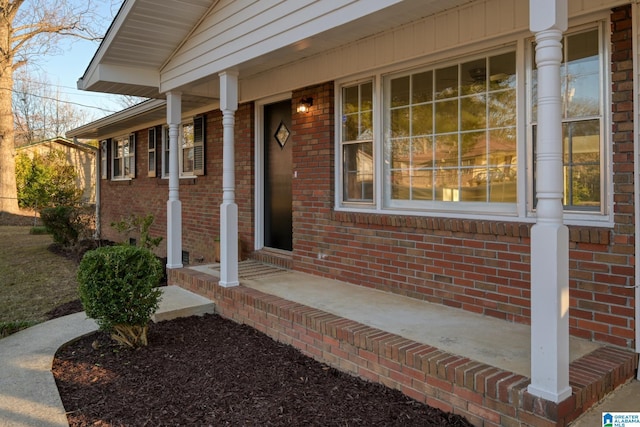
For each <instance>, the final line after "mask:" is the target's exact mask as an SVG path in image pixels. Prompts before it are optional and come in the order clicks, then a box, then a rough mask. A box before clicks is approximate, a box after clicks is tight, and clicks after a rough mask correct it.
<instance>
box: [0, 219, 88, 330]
mask: <svg viewBox="0 0 640 427" xmlns="http://www.w3.org/2000/svg"><path fill="white" fill-rule="evenodd" d="M31 228H32V227H20V226H0V306H1V307H2V310H0V337H1V336H2V334H3V331H12V332H16V330H19V329H21V328H24V327H28V326H31V325H34V324H36V323H40V322H43V321H45V320H47V312H49V311H50V310H52V309H53V308H55V307H57V306H59V305H61V304H64V303H67V302H69V301H73V300H75V299H77V298H78V293H77V288H78V283H77V281H76V271H77V265H76V263H75V262H73V261H72V260H69V259H66V258H64V257H62V256H60V255H56V254H55V253H53V252H50V251H49V250H48V247H49V246H50V245H51V244H52V243H53V239H52V237H51V236H50V235H48V234H31Z"/></svg>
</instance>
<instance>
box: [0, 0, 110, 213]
mask: <svg viewBox="0 0 640 427" xmlns="http://www.w3.org/2000/svg"><path fill="white" fill-rule="evenodd" d="M97 1H100V0H56V1H51V0H0V212H2V211H4V212H9V213H16V212H18V200H17V190H16V174H15V145H14V127H13V126H14V114H13V105H12V102H11V101H12V96H11V93H12V92H11V91H12V90H13V78H14V77H13V76H14V72H15V71H16V70H18V69H19V68H20V67H22V66H24V65H26V64H27V63H28V62H29V61H31V60H33V59H35V58H37V57H39V56H44V55H51V54H55V53H58V52H59V47H58V42H59V41H60V40H61V38H63V37H80V38H83V39H87V40H99V38H100V36H102V34H97V29H98V28H103V27H104V21H100V20H99V18H100V17H99V16H98V15H97V13H96V10H97V8H96V2H97ZM102 1H104V0H102ZM110 3H113V2H110Z"/></svg>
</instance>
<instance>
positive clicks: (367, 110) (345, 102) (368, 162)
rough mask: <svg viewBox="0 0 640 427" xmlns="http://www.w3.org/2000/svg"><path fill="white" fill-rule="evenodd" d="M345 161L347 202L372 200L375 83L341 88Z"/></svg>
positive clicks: (345, 194) (344, 192)
mask: <svg viewBox="0 0 640 427" xmlns="http://www.w3.org/2000/svg"><path fill="white" fill-rule="evenodd" d="M341 112H342V140H341V145H342V150H341V152H342V164H343V190H342V197H343V201H345V202H368V203H371V202H372V201H373V84H372V82H366V83H361V84H357V85H353V86H348V87H345V88H343V89H342V109H341Z"/></svg>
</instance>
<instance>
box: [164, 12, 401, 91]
mask: <svg viewBox="0 0 640 427" xmlns="http://www.w3.org/2000/svg"><path fill="white" fill-rule="evenodd" d="M399 1H400V0H376V1H370V0H332V1H326V0H325V1H322V0H260V1H249V0H244V1H243V0H222V1H221V2H220V4H219V5H218V6H217V7H216V8H215V10H214V13H212V14H211V15H210V16H209V17H207V18H206V19H205V20H204V21H203V22H202V24H201V25H200V27H199V28H198V29H197V30H196V31H195V32H194V33H193V34H192V36H191V38H190V39H189V40H187V41H186V42H185V43H183V45H182V46H181V48H180V49H179V50H178V52H177V53H176V54H175V55H174V56H173V57H172V58H171V59H170V61H168V63H167V64H166V66H165V67H164V68H163V70H162V77H161V85H162V90H163V91H164V90H168V89H171V88H173V87H177V86H179V85H181V84H184V83H188V82H189V81H193V80H198V79H199V78H203V77H206V76H207V75H210V74H216V73H218V72H219V71H222V70H225V69H228V68H231V67H234V66H237V65H239V64H241V63H243V62H245V61H250V60H252V59H254V58H256V57H259V56H261V55H264V54H267V53H269V52H273V51H275V50H277V49H279V48H282V47H285V46H288V45H291V44H294V43H296V42H298V41H300V40H303V39H305V38H307V37H311V36H313V35H315V34H318V33H322V32H324V31H326V30H329V29H331V28H333V27H335V26H338V25H341V24H343V23H346V22H350V21H352V20H355V19H358V18H359V17H361V16H364V15H367V14H369V13H372V12H375V11H376V10H380V9H383V8H385V7H387V6H390V5H393V4H395V3H398V2H399Z"/></svg>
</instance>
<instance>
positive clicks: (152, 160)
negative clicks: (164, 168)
mask: <svg viewBox="0 0 640 427" xmlns="http://www.w3.org/2000/svg"><path fill="white" fill-rule="evenodd" d="M148 135H149V138H148V153H149V156H148V164H149V167H148V176H150V177H155V176H156V128H149V132H148Z"/></svg>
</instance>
